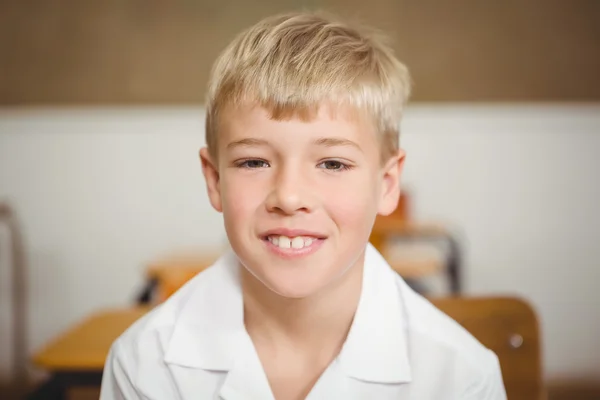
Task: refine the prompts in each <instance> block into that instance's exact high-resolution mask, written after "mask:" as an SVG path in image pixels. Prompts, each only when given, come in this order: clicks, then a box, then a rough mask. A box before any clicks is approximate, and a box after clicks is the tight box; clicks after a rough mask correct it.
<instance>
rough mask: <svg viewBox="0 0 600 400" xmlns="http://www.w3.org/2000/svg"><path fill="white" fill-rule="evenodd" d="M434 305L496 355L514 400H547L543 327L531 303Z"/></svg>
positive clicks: (456, 301) (465, 300)
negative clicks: (539, 323)
mask: <svg viewBox="0 0 600 400" xmlns="http://www.w3.org/2000/svg"><path fill="white" fill-rule="evenodd" d="M432 303H433V304H434V305H435V306H436V307H438V308H439V309H440V310H442V311H443V312H445V313H446V314H448V315H449V316H450V317H452V318H453V319H454V320H456V321H457V322H458V323H460V324H461V325H462V326H463V327H464V328H465V329H467V330H468V331H469V332H471V334H472V335H473V336H475V337H476V338H477V339H478V340H479V341H480V342H481V343H483V345H484V346H486V347H488V348H489V349H491V350H492V351H494V353H496V355H497V356H498V359H499V360H500V366H501V368H502V376H503V379H504V386H505V387H506V392H507V396H508V398H509V399H510V400H542V399H545V393H544V388H543V381H542V379H543V377H542V357H541V350H540V332H539V326H538V321H537V317H536V314H535V312H534V310H533V309H532V308H531V307H530V306H529V305H528V304H527V303H525V302H523V301H521V300H519V299H515V298H439V299H432Z"/></svg>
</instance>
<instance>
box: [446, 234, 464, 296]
mask: <svg viewBox="0 0 600 400" xmlns="http://www.w3.org/2000/svg"><path fill="white" fill-rule="evenodd" d="M447 239H448V246H449V249H448V253H449V254H448V266H447V268H448V275H449V277H450V291H451V292H452V294H453V295H458V294H460V293H461V290H462V284H461V283H462V282H461V279H462V276H461V275H462V274H461V271H460V261H461V260H460V246H459V244H458V242H457V241H456V239H455V238H454V237H453V236H451V235H449V236H448V238H447Z"/></svg>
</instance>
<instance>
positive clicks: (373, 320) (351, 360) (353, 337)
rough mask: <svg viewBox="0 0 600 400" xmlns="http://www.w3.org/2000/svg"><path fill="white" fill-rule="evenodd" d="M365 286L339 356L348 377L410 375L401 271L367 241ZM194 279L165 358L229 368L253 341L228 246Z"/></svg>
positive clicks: (397, 378) (387, 379)
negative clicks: (248, 331)
mask: <svg viewBox="0 0 600 400" xmlns="http://www.w3.org/2000/svg"><path fill="white" fill-rule="evenodd" d="M363 274H364V275H363V288H362V293H361V297H360V300H359V304H358V308H357V311H356V314H355V316H354V320H353V323H352V326H351V327H350V331H349V333H348V338H347V339H346V342H345V343H344V345H343V347H342V350H341V352H340V355H339V357H338V360H339V362H340V365H341V368H342V370H343V371H344V372H345V373H346V374H348V375H349V376H351V377H353V378H356V379H359V380H364V381H368V382H380V383H401V382H409V381H410V379H411V374H410V364H409V360H408V350H407V340H406V328H405V325H406V323H405V318H406V313H405V312H404V304H403V301H402V296H401V291H400V287H399V278H398V275H397V274H396V273H395V272H394V271H393V270H392V269H391V268H390V267H389V265H388V264H387V262H386V261H385V260H384V259H383V257H382V256H381V255H380V254H379V253H378V252H377V250H375V248H374V247H373V246H372V245H371V244H368V245H367V249H366V253H365V266H364V272H363ZM202 275H203V276H202V278H203V279H194V281H192V282H190V284H191V285H192V287H190V288H189V289H190V290H188V291H187V292H186V293H182V294H183V295H184V296H185V295H187V296H188V297H187V298H186V299H181V301H182V305H181V306H180V312H179V315H178V317H177V320H176V323H175V326H174V328H173V333H172V336H171V338H170V340H169V342H168V344H167V349H166V352H165V358H164V359H165V362H167V363H174V364H179V365H182V366H186V367H191V368H202V369H209V370H217V371H218V370H221V371H226V370H230V369H231V368H232V367H233V364H234V361H235V359H236V357H237V356H238V355H239V354H241V353H242V352H243V351H244V350H245V347H247V346H248V345H249V343H250V344H251V342H250V341H249V340H248V339H249V338H248V336H247V333H246V329H245V327H244V315H243V309H244V308H243V298H242V291H241V284H240V276H239V262H238V260H237V257H236V256H235V254H234V253H233V251H231V250H229V251H228V252H227V253H226V254H225V255H224V256H223V257H221V258H220V259H219V260H218V261H217V262H216V263H215V265H213V267H211V268H209V269H207V270H206V271H204V272H203V273H202Z"/></svg>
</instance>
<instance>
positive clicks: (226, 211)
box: [101, 13, 506, 400]
mask: <svg viewBox="0 0 600 400" xmlns="http://www.w3.org/2000/svg"><path fill="white" fill-rule="evenodd" d="M361 29H362V28H361ZM361 29H358V28H354V27H351V26H348V25H346V24H344V23H341V22H337V21H334V20H332V19H329V18H326V17H323V16H320V15H316V14H310V13H294V14H288V15H283V16H277V17H272V18H268V19H266V20H263V21H261V22H260V23H258V24H257V25H255V26H253V27H252V28H250V29H249V30H247V31H246V32H244V33H242V34H241V35H240V36H238V37H237V38H236V39H235V40H234V41H233V42H232V43H231V44H230V45H229V47H227V49H225V51H224V52H223V53H222V54H221V55H220V57H219V58H218V60H217V61H216V63H215V65H214V68H213V71H212V76H211V81H210V85H209V92H208V106H207V119H206V141H207V148H205V149H202V150H201V151H200V158H201V161H202V168H203V173H204V176H205V178H206V184H207V190H208V196H209V199H210V202H211V204H212V206H213V207H214V208H215V209H216V210H217V211H219V212H222V213H223V218H224V222H225V228H226V231H227V236H228V239H229V242H230V244H231V248H232V250H231V251H230V252H229V253H228V254H226V255H224V256H223V257H222V258H221V259H220V260H219V261H217V262H216V264H215V265H213V266H212V267H211V268H209V269H208V270H206V271H204V272H203V273H201V274H199V275H198V276H196V277H195V278H194V279H192V280H191V281H190V282H188V283H187V284H186V285H185V286H184V287H183V288H182V289H180V290H179V291H178V292H177V293H175V294H174V295H173V296H172V297H171V298H169V299H168V300H167V301H166V302H165V303H164V304H162V305H161V306H159V307H157V308H156V309H155V310H153V311H152V312H150V313H149V314H148V315H147V316H145V317H144V318H142V319H141V320H140V321H138V322H137V323H135V324H134V325H133V326H132V327H131V328H130V329H129V330H128V331H127V332H125V333H124V334H123V335H122V336H121V337H120V338H119V339H118V340H117V341H116V342H115V343H114V345H113V347H112V349H111V353H110V355H109V357H108V360H107V362H106V367H105V371H104V378H103V384H102V393H101V399H104V400H109V399H156V400H158V399H161V400H162V399H220V398H222V399H227V400H234V399H239V400H241V399H261V400H262V399H276V400H288V399H294V400H296V399H305V398H307V399H312V400H316V399H365V400H371V399H378V400H380V399H396V400H399V399H404V400H406V399H411V400H440V399H461V400H462V399H473V400H475V399H477V400H485V399H493V400H500V399H505V398H506V395H505V392H504V387H503V384H502V377H501V374H500V368H499V365H498V361H497V358H496V356H495V355H494V354H493V353H492V352H491V351H489V350H487V349H485V348H484V347H483V346H482V345H481V344H479V343H478V342H477V341H476V340H475V339H474V338H473V337H471V336H470V335H469V334H468V333H467V332H466V331H465V330H464V329H462V328H461V327H460V326H459V325H458V324H456V323H455V322H454V321H452V320H451V319H450V318H448V317H447V316H445V315H444V314H442V313H441V312H440V311H438V310H437V309H435V308H434V307H433V306H432V305H431V304H430V303H428V302H427V301H426V300H424V299H423V298H421V297H420V296H419V295H417V294H416V293H414V292H413V291H412V290H411V289H410V288H409V287H408V286H407V285H406V284H405V283H404V282H403V280H402V279H401V278H400V277H399V276H398V275H397V274H395V273H394V272H393V271H392V270H391V268H390V267H389V266H388V265H387V263H386V262H385V261H384V259H383V258H382V257H381V256H380V255H379V254H378V253H377V251H376V250H375V249H374V248H373V247H372V246H371V245H369V244H368V238H369V235H370V232H371V229H372V226H373V223H374V220H375V217H376V215H377V214H381V215H387V214H389V213H391V212H392V211H393V210H394V209H395V207H396V205H397V202H398V198H399V190H400V189H399V178H400V175H401V171H402V165H403V162H404V153H403V152H402V150H400V149H399V146H398V130H399V125H400V118H401V114H402V110H403V107H404V105H405V102H406V100H407V97H408V93H409V75H408V72H407V70H406V68H405V66H404V65H403V64H402V63H400V62H399V61H398V60H397V59H396V58H395V57H394V55H393V54H392V51H391V50H390V49H389V48H388V47H387V46H386V45H385V44H384V43H383V42H382V41H381V40H380V39H378V38H377V37H375V36H374V35H373V34H370V33H368V32H366V31H363V30H361Z"/></svg>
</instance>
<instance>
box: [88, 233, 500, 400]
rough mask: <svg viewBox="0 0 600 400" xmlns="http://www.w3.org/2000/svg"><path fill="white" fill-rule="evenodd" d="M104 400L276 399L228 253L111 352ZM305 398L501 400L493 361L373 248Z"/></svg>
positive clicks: (233, 261) (236, 270) (232, 257)
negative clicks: (334, 352)
mask: <svg viewBox="0 0 600 400" xmlns="http://www.w3.org/2000/svg"><path fill="white" fill-rule="evenodd" d="M100 399H101V400H113V399H114V400H116V399H128V400H133V399H152V400H159V399H160V400H167V399H169V400H171V399H173V400H174V399H181V400H192V399H195V400H204V399H207V400H208V399H225V400H273V394H272V392H271V390H270V387H269V383H268V381H267V377H266V375H265V372H264V370H263V368H262V366H261V363H260V360H259V358H258V355H257V353H256V351H255V348H254V346H253V344H252V341H251V339H250V337H249V336H248V334H247V332H246V330H245V328H244V321H243V299H242V291H241V286H240V280H239V264H238V261H237V258H236V256H235V255H234V254H233V253H232V252H229V253H227V254H226V255H224V256H223V257H222V258H221V259H219V260H218V261H217V262H216V263H215V265H213V266H212V267H210V268H209V269H207V270H205V271H204V272H202V273H201V274H199V275H198V276H196V277H195V278H193V279H192V280H191V281H189V282H188V283H187V284H186V285H185V286H183V287H182V288H181V289H180V290H179V291H177V292H176V293H175V294H174V295H173V296H171V297H170V298H169V299H168V300H167V301H166V302H164V303H163V304H162V305H160V306H158V307H157V308H156V309H154V310H153V311H151V312H150V313H148V314H147V315H145V316H144V317H142V318H141V319H140V320H139V321H137V322H136V323H135V324H133V325H132V326H131V327H130V328H129V329H128V330H127V331H126V332H125V333H124V334H123V335H122V336H121V337H119V338H118V339H117V340H116V341H115V343H114V344H113V346H112V349H111V351H110V354H109V356H108V359H107V361H106V365H105V369H104V375H103V380H102V389H101V394H100ZM307 399H308V400H330V399H344V400H358V399H363V400H373V399H377V400H386V399H394V400H409V399H410V400H446V399H448V400H451V399H457V400H467V399H472V400H505V399H506V393H505V390H504V385H503V383H502V375H501V373H500V366H499V363H498V359H497V357H496V355H495V354H494V353H493V352H491V351H490V350H488V349H486V348H485V347H483V346H482V345H481V344H480V343H479V342H478V341H477V340H476V339H474V338H473V337H472V336H471V335H470V334H469V333H468V332H467V331H466V330H465V329H463V328H462V327H461V326H460V325H459V324H458V323H456V322H455V321H453V320H452V319H450V318H449V317H448V316H446V315H445V314H443V313H442V312H441V311H439V310H438V309H436V308H435V307H434V306H433V305H432V304H431V303H429V302H428V301H427V300H425V299H424V298H423V297H421V296H420V295H418V294H416V293H415V292H414V291H413V290H412V289H410V287H408V285H407V284H406V283H405V282H404V281H403V280H402V278H400V276H398V274H397V273H395V272H394V271H393V270H392V269H391V268H390V267H389V265H388V264H387V263H386V261H385V260H384V259H383V257H382V256H381V255H380V254H379V253H378V252H377V250H375V249H374V248H373V247H372V246H371V245H370V244H369V245H368V246H367V251H366V256H365V267H364V279H363V289H362V293H361V297H360V301H359V305H358V308H357V311H356V315H355V317H354V321H353V323H352V326H351V328H350V331H349V333H348V337H347V339H346V342H345V343H344V345H343V347H342V350H341V352H340V354H339V355H338V357H337V358H336V359H335V360H334V361H333V362H332V363H331V364H330V365H329V367H328V368H327V369H326V370H325V372H324V373H323V375H322V376H321V377H320V378H319V380H318V381H317V383H316V384H315V386H314V387H313V389H312V391H311V392H310V394H309V395H308V397H307Z"/></svg>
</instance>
